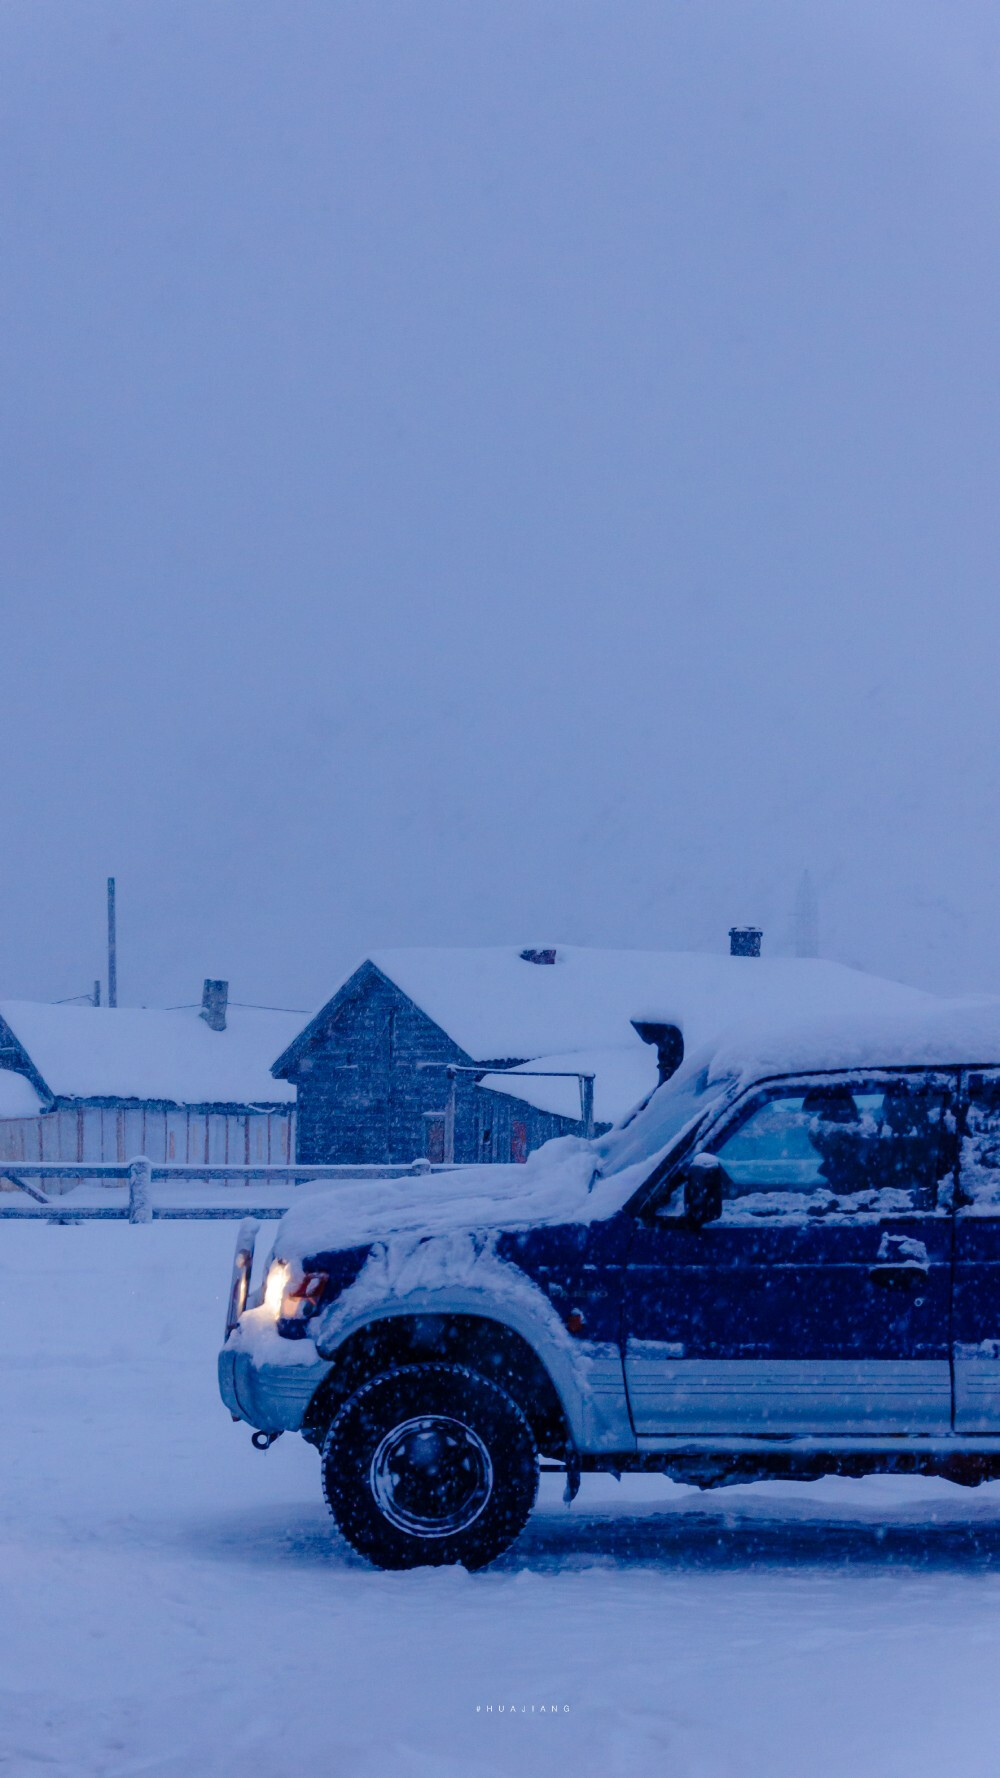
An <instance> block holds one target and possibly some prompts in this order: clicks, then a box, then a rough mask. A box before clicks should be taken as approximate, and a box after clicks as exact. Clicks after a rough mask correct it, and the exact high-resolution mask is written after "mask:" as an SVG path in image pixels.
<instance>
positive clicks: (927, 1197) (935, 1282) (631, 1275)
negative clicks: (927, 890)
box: [220, 1004, 1000, 1567]
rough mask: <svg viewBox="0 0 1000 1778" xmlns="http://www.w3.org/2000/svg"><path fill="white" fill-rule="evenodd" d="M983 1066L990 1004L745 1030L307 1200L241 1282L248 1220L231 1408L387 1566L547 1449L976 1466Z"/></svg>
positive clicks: (509, 1484) (986, 1099) (998, 1030)
mask: <svg viewBox="0 0 1000 1778" xmlns="http://www.w3.org/2000/svg"><path fill="white" fill-rule="evenodd" d="M997 1058H1000V1015H998V1013H997V1012H996V1011H991V1010H990V1009H989V1008H988V1007H986V1006H985V1005H983V1004H980V1005H977V1006H975V1007H973V1008H969V1009H965V1008H962V1007H955V1006H950V1007H949V1006H945V1007H943V1009H942V1011H941V1012H940V1013H937V1014H935V1015H934V1016H928V1015H924V1016H923V1017H922V1020H921V1024H920V1027H919V1029H916V1028H915V1029H909V1028H902V1027H899V1028H896V1029H895V1030H893V1031H886V1030H884V1029H882V1030H879V1031H872V1032H869V1033H865V1032H864V1031H861V1032H859V1031H858V1029H857V1026H856V1024H855V1026H853V1027H852V1028H851V1030H850V1031H845V1030H841V1029H836V1030H835V1029H833V1028H832V1027H831V1028H829V1029H827V1030H826V1031H825V1032H824V1031H823V1030H819V1029H817V1030H815V1031H813V1032H811V1033H809V1034H807V1035H805V1036H802V1035H796V1034H794V1033H793V1034H790V1035H789V1036H787V1037H785V1038H783V1039H782V1040H781V1041H780V1042H779V1041H775V1040H774V1039H773V1038H772V1039H770V1040H769V1041H768V1042H767V1043H765V1044H761V1045H757V1046H754V1045H752V1044H750V1043H749V1041H747V1042H746V1043H745V1044H744V1046H743V1047H742V1048H740V1047H739V1046H736V1047H735V1048H734V1047H730V1049H729V1050H728V1051H726V1052H720V1053H718V1054H716V1055H715V1056H713V1057H704V1056H703V1057H701V1058H696V1059H695V1060H693V1061H692V1062H690V1063H688V1064H685V1066H684V1067H682V1069H681V1070H680V1071H679V1073H678V1074H677V1075H676V1076H675V1077H674V1078H673V1079H672V1080H671V1081H668V1082H667V1083H666V1084H665V1085H663V1086H661V1087H660V1088H658V1089H657V1091H656V1092H655V1093H654V1094H653V1095H652V1096H651V1098H650V1099H649V1100H648V1101H646V1103H645V1104H644V1105H643V1106H641V1107H640V1108H639V1109H638V1111H636V1112H635V1113H634V1114H633V1115H632V1116H631V1118H629V1119H627V1120H626V1121H625V1122H624V1123H623V1124H622V1125H619V1126H618V1127H617V1128H615V1129H614V1130H612V1131H611V1132H610V1133H609V1134H608V1135H606V1136H604V1137H602V1138H600V1139H599V1140H598V1141H596V1142H592V1143H590V1142H584V1141H581V1140H578V1139H576V1138H565V1139H561V1140H559V1141H556V1142H552V1143H549V1144H547V1145H546V1147H545V1148H543V1149H541V1150H539V1151H538V1153H537V1154H536V1155H533V1156H532V1157H531V1159H530V1161H529V1162H528V1164H527V1165H526V1166H520V1167H517V1166H512V1167H484V1168H474V1169H473V1168H470V1169H459V1170H456V1171H455V1172H454V1173H450V1174H444V1175H439V1176H435V1177H434V1178H432V1179H427V1180H424V1181H419V1180H414V1179H412V1178H411V1179H406V1180H397V1181H392V1182H388V1181H386V1182H379V1183H378V1184H376V1185H372V1184H366V1185H364V1186H357V1187H355V1186H351V1187H343V1186H342V1187H336V1188H325V1189H324V1190H323V1191H322V1192H317V1193H315V1194H313V1195H310V1196H308V1197H304V1198H303V1199H302V1200H301V1201H299V1202H297V1203H296V1205H295V1206H294V1207H293V1208H292V1210H290V1211H289V1212H288V1214H287V1215H286V1216H285V1217H284V1219H283V1220H282V1222H281V1223H280V1224H279V1225H278V1229H277V1235H276V1238H275V1241H274V1246H273V1249H272V1252H271V1254H270V1256H269V1259H268V1262H267V1264H266V1269H264V1270H263V1271H262V1275H261V1281H260V1283H259V1284H257V1286H256V1288H254V1289H251V1288H250V1284H251V1277H252V1271H253V1254H254V1237H255V1233H256V1231H255V1230H254V1229H253V1228H252V1227H251V1228H244V1229H243V1230H241V1233H240V1239H239V1242H238V1246H237V1255H236V1263H235V1267H234V1274H233V1286H232V1295H231V1301H230V1312H229V1319H228V1325H227V1337H226V1344H225V1346H224V1348H223V1351H222V1353H221V1355H220V1380H221V1388H222V1394H223V1398H224V1400H225V1402H226V1404H227V1406H228V1407H229V1408H230V1410H231V1412H232V1414H233V1415H234V1417H236V1418H239V1419H242V1420H245V1421H248V1422H249V1423H250V1424H251V1425H252V1426H254V1427H255V1428H257V1433H256V1435H255V1436H256V1440H257V1442H258V1443H261V1444H264V1443H267V1442H269V1440H270V1438H271V1437H272V1436H276V1435H277V1434H278V1433H280V1432H282V1431H285V1430H293V1429H294V1430H298V1431H300V1432H302V1433H303V1434H304V1436H305V1437H306V1438H307V1439H308V1440H310V1441H311V1442H312V1443H313V1444H315V1445H316V1446H317V1447H318V1448H319V1451H320V1453H321V1461H322V1473H323V1485H324V1490H325V1494H326V1498H327V1501H328V1503H329V1506H330V1508H331V1511H332V1512H333V1514H334V1516H335V1518H336V1519H337V1522H338V1524H339V1525H340V1527H341V1529H342V1531H343V1532H344V1534H345V1536H346V1537H347V1538H348V1539H349V1540H350V1541H351V1542H352V1544H353V1545H354V1546H355V1547H356V1548H357V1549H359V1550H361V1551H362V1552H363V1553H364V1554H366V1555H367V1556H369V1557H370V1558H371V1559H372V1560H373V1561H374V1562H377V1563H379V1564H381V1565H382V1566H385V1567H408V1566H413V1565H417V1564H420V1563H443V1562H456V1561H458V1562H463V1563H465V1564H466V1565H467V1566H468V1567H476V1566H481V1565H482V1564H484V1563H486V1562H488V1561H490V1560H491V1559H492V1558H493V1557H495V1556H496V1555H497V1554H498V1553H499V1552H500V1551H502V1550H503V1549H505V1548H506V1547H507V1546H508V1545H509V1544H510V1543H511V1542H512V1540H513V1539H514V1538H515V1537H516V1535H517V1534H518V1532H519V1531H520V1529H521V1527H522V1526H523V1524H524V1523H525V1520H526V1519H527V1517H528V1514H529V1512H530V1510H531V1507H532V1504H533V1501H534V1498H535V1491H536V1486H537V1477H538V1465H539V1456H540V1454H541V1455H544V1456H545V1457H546V1458H548V1459H550V1460H552V1461H555V1462H557V1463H559V1464H561V1465H562V1466H564V1467H565V1470H566V1472H567V1487H568V1490H569V1492H570V1494H572V1492H573V1491H574V1490H575V1487H576V1486H577V1485H578V1479H579V1475H580V1472H581V1471H583V1470H595V1469H603V1470H613V1471H622V1470H627V1469H656V1470H661V1471H663V1472H665V1473H667V1474H669V1475H671V1476H674V1477H677V1478H679V1479H683V1480H687V1481H692V1482H695V1483H697V1484H698V1485H699V1486H714V1485H718V1484H720V1483H725V1482H729V1481H736V1480H748V1479H762V1478H767V1477H775V1476H794V1477H798V1478H804V1477H806V1478H807V1477H815V1476H819V1475H823V1474H828V1473H830V1472H836V1473H840V1474H844V1475H861V1474H864V1473H867V1472H870V1471H875V1470H881V1471H887V1470H892V1471H908V1472H921V1473H931V1474H938V1475H945V1476H948V1477H951V1478H952V1479H954V1480H956V1481H961V1482H966V1483H975V1482H978V1481H981V1480H983V1479H985V1478H986V1477H989V1476H993V1475H997V1474H1000V1060H997Z"/></svg>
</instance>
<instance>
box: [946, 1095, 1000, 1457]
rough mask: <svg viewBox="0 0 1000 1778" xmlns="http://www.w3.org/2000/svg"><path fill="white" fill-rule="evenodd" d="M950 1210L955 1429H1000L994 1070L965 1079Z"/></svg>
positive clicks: (998, 1152)
mask: <svg viewBox="0 0 1000 1778" xmlns="http://www.w3.org/2000/svg"><path fill="white" fill-rule="evenodd" d="M963 1086H964V1091H963V1095H962V1097H963V1106H962V1117H961V1140H960V1143H959V1156H960V1159H959V1175H958V1202H957V1207H956V1211H955V1307H954V1320H953V1329H954V1340H955V1347H954V1361H955V1431H956V1432H994V1433H996V1432H1000V1069H995V1068H994V1069H982V1070H977V1071H975V1072H972V1073H969V1074H967V1075H966V1076H965V1079H964V1082H963Z"/></svg>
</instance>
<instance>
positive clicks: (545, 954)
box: [521, 945, 556, 963]
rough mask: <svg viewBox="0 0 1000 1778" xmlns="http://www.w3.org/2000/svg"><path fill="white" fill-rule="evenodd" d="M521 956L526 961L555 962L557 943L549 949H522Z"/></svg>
mask: <svg viewBox="0 0 1000 1778" xmlns="http://www.w3.org/2000/svg"><path fill="white" fill-rule="evenodd" d="M521 956H522V958H523V959H524V961H525V963H554V962H555V960H556V948H555V945H553V946H552V948H551V949H550V950H547V951H522V952H521Z"/></svg>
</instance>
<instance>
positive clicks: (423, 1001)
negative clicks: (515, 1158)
mask: <svg viewBox="0 0 1000 1778" xmlns="http://www.w3.org/2000/svg"><path fill="white" fill-rule="evenodd" d="M370 961H371V962H372V963H374V964H375V966H376V968H377V969H380V970H381V971H382V973H383V975H386V976H388V977H389V979H390V981H393V982H395V984H396V986H397V987H399V988H401V989H402V990H403V993H404V994H406V995H408V996H409V998H410V999H411V1000H413V1001H415V1002H416V1004H417V1006H419V1007H421V1008H422V1009H423V1011H424V1012H425V1013H427V1014H428V1015H429V1016H430V1018H432V1019H433V1020H434V1021H435V1023H436V1024H438V1025H440V1026H441V1028H442V1030H444V1031H447V1033H448V1035H449V1036H450V1037H452V1038H453V1039H454V1040H455V1042H456V1043H457V1044H459V1045H460V1046H461V1048H462V1049H464V1050H465V1051H466V1053H467V1055H470V1056H472V1057H473V1059H474V1060H476V1061H478V1060H480V1059H483V1060H489V1059H496V1060H499V1059H500V1058H501V1057H504V1058H507V1057H509V1058H511V1059H512V1060H513V1058H515V1057H518V1058H520V1059H522V1060H523V1059H525V1058H527V1057H537V1056H552V1055H562V1054H565V1053H566V1052H567V1051H569V1050H592V1049H593V1050H596V1049H609V1048H612V1049H616V1048H619V1047H621V1046H623V1045H624V1046H625V1047H628V1046H629V1045H630V1041H631V1036H632V1033H631V1030H630V1026H631V1021H632V1020H633V1019H640V1020H649V1021H658V1022H661V1023H668V1022H669V1023H671V1024H676V1025H679V1026H680V1028H681V1030H682V1031H683V1033H684V1043H685V1048H686V1049H687V1050H688V1051H690V1050H691V1049H693V1048H696V1047H700V1046H701V1045H702V1044H704V1043H706V1042H708V1041H710V1040H711V1038H713V1037H714V1036H716V1035H717V1033H718V1032H720V1031H723V1030H726V1029H727V1028H728V1027H729V1026H731V1025H734V1024H736V1023H738V1022H740V1021H742V1020H744V1019H746V1018H748V1017H750V1016H759V1014H760V1013H761V1012H765V1013H766V1014H767V1016H768V1017H774V1016H776V1015H778V1014H782V1013H783V1014H786V1015H788V1016H790V1017H791V1016H794V1015H795V1014H796V1013H799V1014H802V1013H811V1012H817V1013H820V1012H827V1013H834V1012H838V1011H844V1012H851V1011H853V1010H855V1009H860V1008H861V1007H865V1008H871V1007H874V1006H877V1007H882V1008H883V1009H884V1010H886V1011H892V1010H897V1011H899V1012H905V1011H906V1010H907V1009H909V1008H915V1007H916V1006H918V1005H920V1004H921V1003H923V1002H925V1001H927V1000H928V999H929V998H930V997H929V996H928V995H925V994H922V993H921V992H920V990H919V989H916V988H907V987H904V986H903V985H902V984H901V983H899V982H889V981H885V980H884V979H883V978H882V977H880V976H873V975H866V974H865V973H864V972H863V971H861V970H859V969H849V968H848V967H847V966H846V965H845V964H843V963H830V962H827V961H826V960H825V959H820V958H814V957H729V956H716V955H712V954H710V953H707V952H698V951H598V950H588V949H584V948H582V947H578V946H574V945H561V946H559V947H558V948H557V950H556V960H555V963H553V964H546V963H528V962H526V961H525V960H524V959H523V958H522V957H521V955H520V953H519V951H518V950H517V948H516V947H514V946H513V945H512V946H509V947H498V948H496V949H488V948H483V949H475V950H473V949H461V948H458V949H454V950H437V949H434V950H431V949H427V950H387V951H372V952H371V954H370Z"/></svg>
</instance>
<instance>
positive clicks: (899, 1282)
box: [868, 1265, 928, 1290]
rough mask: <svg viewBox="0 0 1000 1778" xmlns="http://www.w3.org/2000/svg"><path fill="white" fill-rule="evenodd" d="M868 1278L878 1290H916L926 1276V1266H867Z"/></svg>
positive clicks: (924, 1281)
mask: <svg viewBox="0 0 1000 1778" xmlns="http://www.w3.org/2000/svg"><path fill="white" fill-rule="evenodd" d="M868 1276H869V1278H870V1279H871V1281H872V1283H873V1284H875V1285H877V1287H878V1289H879V1290H916V1289H918V1287H919V1286H920V1285H923V1284H926V1283H927V1276H928V1274H927V1267H926V1266H906V1265H903V1266H869V1267H868Z"/></svg>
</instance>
